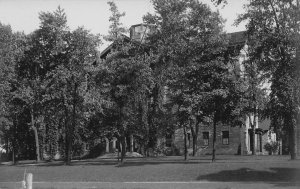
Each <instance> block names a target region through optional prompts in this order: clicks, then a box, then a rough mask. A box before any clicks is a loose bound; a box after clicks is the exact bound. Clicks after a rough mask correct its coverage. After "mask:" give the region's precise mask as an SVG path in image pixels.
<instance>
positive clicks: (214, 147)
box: [211, 115, 217, 162]
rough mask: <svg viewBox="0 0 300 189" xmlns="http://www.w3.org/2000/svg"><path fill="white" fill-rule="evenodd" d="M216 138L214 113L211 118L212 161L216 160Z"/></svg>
mask: <svg viewBox="0 0 300 189" xmlns="http://www.w3.org/2000/svg"><path fill="white" fill-rule="evenodd" d="M216 138H217V121H216V115H214V120H213V151H212V160H211V161H212V162H214V161H216Z"/></svg>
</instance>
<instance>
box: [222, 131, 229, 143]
mask: <svg viewBox="0 0 300 189" xmlns="http://www.w3.org/2000/svg"><path fill="white" fill-rule="evenodd" d="M225 132H227V133H228V134H226V135H227V137H226V138H225V137H224V133H225ZM226 139H227V140H226ZM222 144H223V145H229V131H222Z"/></svg>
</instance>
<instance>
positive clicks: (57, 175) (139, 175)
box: [0, 155, 300, 185]
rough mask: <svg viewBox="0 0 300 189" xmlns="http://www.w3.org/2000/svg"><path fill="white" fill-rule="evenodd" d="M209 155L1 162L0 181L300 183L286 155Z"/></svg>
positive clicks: (295, 164) (299, 164)
mask: <svg viewBox="0 0 300 189" xmlns="http://www.w3.org/2000/svg"><path fill="white" fill-rule="evenodd" d="M210 159H211V157H210V156H202V157H195V158H194V157H191V158H190V159H189V160H188V161H184V160H183V157H160V158H130V159H127V160H126V162H125V163H124V165H122V166H117V162H116V160H115V159H90V160H81V161H73V162H72V165H71V166H66V165H64V164H63V162H59V161H57V162H48V163H46V162H45V163H40V164H29V163H32V162H28V161H26V162H20V164H19V165H15V166H14V165H7V164H6V165H4V164H2V165H0V182H19V181H21V180H23V174H24V171H25V169H26V171H27V172H30V173H33V179H34V182H160V181H172V182H173V181H188V182H189V181H211V182H246V183H253V182H261V183H274V182H275V183H279V184H280V183H285V184H286V183H290V184H292V185H295V184H296V185H298V184H299V182H300V161H298V160H296V161H291V160H289V157H288V156H221V155H219V156H217V161H216V162H214V163H211V160H210Z"/></svg>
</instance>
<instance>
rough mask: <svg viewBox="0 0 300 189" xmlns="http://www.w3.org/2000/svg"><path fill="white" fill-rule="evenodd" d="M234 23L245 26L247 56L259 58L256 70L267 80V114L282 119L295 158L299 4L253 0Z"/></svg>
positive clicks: (298, 68)
mask: <svg viewBox="0 0 300 189" xmlns="http://www.w3.org/2000/svg"><path fill="white" fill-rule="evenodd" d="M245 8H246V13H244V14H242V15H240V16H239V18H238V20H237V22H238V23H239V22H241V21H243V20H248V24H247V25H246V27H247V30H248V34H249V35H250V36H251V40H256V41H258V42H259V43H257V44H255V45H254V46H252V47H251V48H253V49H254V50H253V52H254V53H252V54H251V55H250V56H252V57H255V58H256V59H259V60H260V64H259V69H260V70H262V71H263V72H264V73H265V74H266V76H269V79H270V82H271V94H270V107H272V108H270V110H271V109H273V110H274V111H270V114H269V115H270V117H271V119H272V120H273V122H277V123H278V122H280V120H278V119H281V120H284V127H287V130H288V131H289V138H290V150H291V159H297V128H299V123H300V122H299V119H298V116H299V113H300V112H299V104H300V103H299V91H300V88H299V75H300V66H299V41H300V38H299V36H300V34H299V31H300V24H299V23H300V5H299V1H298V0H291V1H279V0H263V1H258V0H253V1H250V2H249V3H248V4H246V6H245ZM276 120H277V121H276Z"/></svg>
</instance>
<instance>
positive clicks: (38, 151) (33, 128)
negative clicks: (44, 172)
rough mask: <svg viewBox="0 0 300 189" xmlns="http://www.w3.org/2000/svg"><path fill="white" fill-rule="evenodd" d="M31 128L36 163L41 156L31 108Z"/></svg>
mask: <svg viewBox="0 0 300 189" xmlns="http://www.w3.org/2000/svg"><path fill="white" fill-rule="evenodd" d="M30 113H31V127H32V130H33V132H34V139H35V153H36V161H37V162H39V161H41V156H40V145H39V135H38V130H37V128H36V126H35V119H34V115H33V108H31V112H30Z"/></svg>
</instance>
